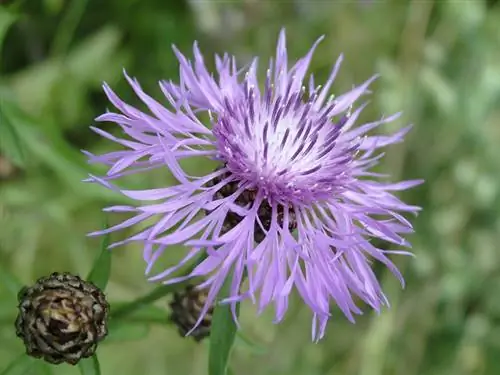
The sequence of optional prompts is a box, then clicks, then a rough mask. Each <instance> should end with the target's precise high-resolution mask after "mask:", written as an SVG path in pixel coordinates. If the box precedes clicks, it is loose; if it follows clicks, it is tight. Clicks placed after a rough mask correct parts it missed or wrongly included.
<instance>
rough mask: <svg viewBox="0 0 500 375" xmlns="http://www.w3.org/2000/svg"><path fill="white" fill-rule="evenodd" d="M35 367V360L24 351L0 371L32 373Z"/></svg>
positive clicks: (4, 374) (21, 374)
mask: <svg viewBox="0 0 500 375" xmlns="http://www.w3.org/2000/svg"><path fill="white" fill-rule="evenodd" d="M34 367H35V360H34V359H33V358H31V357H28V356H27V355H26V354H24V353H23V354H22V355H21V356H19V357H18V358H16V359H15V360H14V361H12V362H11V363H10V365H8V366H7V367H6V368H5V369H4V370H3V371H2V372H0V375H30V374H32V370H33V369H34Z"/></svg>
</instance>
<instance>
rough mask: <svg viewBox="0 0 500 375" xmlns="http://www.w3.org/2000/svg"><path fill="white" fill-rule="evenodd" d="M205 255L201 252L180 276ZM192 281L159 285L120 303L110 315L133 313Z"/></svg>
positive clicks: (114, 317) (117, 315)
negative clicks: (128, 301)
mask: <svg viewBox="0 0 500 375" xmlns="http://www.w3.org/2000/svg"><path fill="white" fill-rule="evenodd" d="M205 257H206V255H205V254H202V255H201V256H200V257H199V258H198V259H197V260H196V261H195V262H194V264H192V265H191V266H189V268H188V269H187V270H185V271H184V272H183V273H182V275H181V276H187V275H189V274H190V273H191V272H192V271H193V270H194V269H195V267H196V266H197V265H198V264H200V263H201V262H202V261H203V259H205ZM192 282H193V281H192V280H187V281H184V282H181V283H176V284H171V285H160V286H158V287H156V288H155V289H153V290H152V291H151V292H149V293H148V294H146V295H144V296H142V297H139V298H138V299H136V300H134V301H132V302H130V303H127V304H125V305H122V306H120V307H118V308H116V309H115V310H112V311H111V314H110V317H111V319H113V320H117V319H123V318H125V317H127V316H129V315H130V314H132V313H134V312H135V311H137V310H140V309H141V308H143V307H145V306H148V305H149V304H151V303H153V302H155V301H157V300H159V299H160V298H163V297H165V296H167V295H169V294H171V293H173V292H175V291H176V290H179V289H182V288H185V287H186V286H187V285H189V284H190V283H192Z"/></svg>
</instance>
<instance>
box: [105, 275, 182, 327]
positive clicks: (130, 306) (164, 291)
mask: <svg viewBox="0 0 500 375" xmlns="http://www.w3.org/2000/svg"><path fill="white" fill-rule="evenodd" d="M186 285H188V282H187V281H186V282H183V283H177V284H171V285H161V286H159V287H156V288H155V289H153V290H152V291H151V292H150V293H148V294H146V295H144V296H142V297H139V298H138V299H136V300H134V301H132V302H130V303H127V304H126V305H123V306H120V307H118V308H117V309H116V310H114V311H112V312H111V318H112V319H113V320H116V319H123V318H125V317H126V316H128V315H130V314H132V313H133V312H135V311H137V310H139V309H141V308H143V307H145V306H147V305H149V304H151V303H153V302H155V301H157V300H159V299H160V298H163V297H165V296H166V295H168V294H170V293H173V292H175V291H176V290H179V289H181V288H183V287H185V286H186Z"/></svg>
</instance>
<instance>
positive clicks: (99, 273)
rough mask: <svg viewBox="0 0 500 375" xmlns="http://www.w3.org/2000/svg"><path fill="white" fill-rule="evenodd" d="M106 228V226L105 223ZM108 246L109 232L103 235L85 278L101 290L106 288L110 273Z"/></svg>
mask: <svg viewBox="0 0 500 375" xmlns="http://www.w3.org/2000/svg"><path fill="white" fill-rule="evenodd" d="M106 228H108V226H107V225H106ZM108 246H109V234H107V235H105V236H104V237H103V240H102V244H101V249H100V252H99V256H98V257H96V260H95V262H94V266H93V267H92V270H91V271H90V273H89V275H88V276H87V280H88V281H91V282H93V283H94V285H95V286H97V287H98V288H100V289H101V290H105V289H106V286H107V285H108V281H109V276H110V273H111V251H110V250H109V249H108Z"/></svg>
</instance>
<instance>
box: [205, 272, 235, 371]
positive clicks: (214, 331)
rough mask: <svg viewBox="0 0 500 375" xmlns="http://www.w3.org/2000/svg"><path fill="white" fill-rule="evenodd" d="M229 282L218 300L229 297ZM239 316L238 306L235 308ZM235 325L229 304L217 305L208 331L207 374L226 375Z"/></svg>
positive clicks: (228, 281) (227, 281)
mask: <svg viewBox="0 0 500 375" xmlns="http://www.w3.org/2000/svg"><path fill="white" fill-rule="evenodd" d="M230 285H231V282H230V280H226V282H225V283H224V285H223V287H222V289H221V291H220V293H219V296H218V299H219V300H221V299H224V298H226V297H227V296H228V295H229V288H230ZM237 314H239V304H238V306H237ZM236 330H237V327H236V324H235V322H234V320H233V316H232V313H231V306H230V305H229V304H217V305H216V306H215V309H214V313H213V318H212V327H211V330H210V350H209V353H208V374H209V375H226V374H227V368H228V363H229V356H230V354H231V349H232V347H233V344H234V339H235V336H236Z"/></svg>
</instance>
